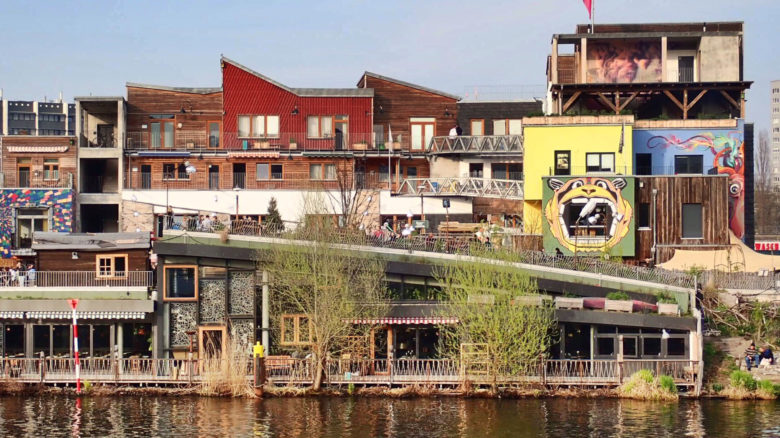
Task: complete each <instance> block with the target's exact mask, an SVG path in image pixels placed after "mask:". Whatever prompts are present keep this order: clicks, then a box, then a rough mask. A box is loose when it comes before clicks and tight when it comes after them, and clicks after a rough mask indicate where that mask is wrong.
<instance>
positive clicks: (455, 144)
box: [426, 135, 523, 155]
mask: <svg viewBox="0 0 780 438" xmlns="http://www.w3.org/2000/svg"><path fill="white" fill-rule="evenodd" d="M426 152H428V153H429V154H480V155H484V154H507V155H522V154H523V136H522V135H459V136H455V137H450V136H436V137H433V138H432V139H431V141H430V143H428V147H427V148H426Z"/></svg>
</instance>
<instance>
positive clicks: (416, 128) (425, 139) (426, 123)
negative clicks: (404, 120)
mask: <svg viewBox="0 0 780 438" xmlns="http://www.w3.org/2000/svg"><path fill="white" fill-rule="evenodd" d="M435 124H436V119H435V118H433V117H412V118H411V120H410V127H411V133H412V144H411V148H412V149H413V150H422V149H423V148H425V147H428V145H429V144H430V142H431V140H432V139H433V136H434V133H435Z"/></svg>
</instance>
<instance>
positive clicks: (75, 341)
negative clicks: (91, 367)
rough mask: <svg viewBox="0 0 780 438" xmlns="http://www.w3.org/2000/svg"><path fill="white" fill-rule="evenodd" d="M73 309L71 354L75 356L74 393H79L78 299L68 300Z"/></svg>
mask: <svg viewBox="0 0 780 438" xmlns="http://www.w3.org/2000/svg"><path fill="white" fill-rule="evenodd" d="M68 302H69V303H70V308H71V310H72V311H73V355H74V357H75V358H76V394H81V363H79V326H78V325H76V306H78V305H79V300H68Z"/></svg>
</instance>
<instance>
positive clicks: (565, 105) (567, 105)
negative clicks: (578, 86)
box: [563, 91, 582, 113]
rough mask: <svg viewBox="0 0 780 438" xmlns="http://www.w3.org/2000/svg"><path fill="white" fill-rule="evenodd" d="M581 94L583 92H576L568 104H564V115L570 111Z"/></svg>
mask: <svg viewBox="0 0 780 438" xmlns="http://www.w3.org/2000/svg"><path fill="white" fill-rule="evenodd" d="M581 94H582V91H575V92H574V94H572V95H571V97H570V98H569V99H568V100H567V101H566V103H564V104H563V112H564V113H565V112H566V111H568V110H569V107H571V106H572V105H573V104H574V102H576V101H577V98H579V97H580V95H581Z"/></svg>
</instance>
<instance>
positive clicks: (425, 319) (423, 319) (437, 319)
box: [350, 316, 458, 325]
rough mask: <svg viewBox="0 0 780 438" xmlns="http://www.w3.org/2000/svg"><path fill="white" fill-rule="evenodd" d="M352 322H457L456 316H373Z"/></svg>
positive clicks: (405, 323)
mask: <svg viewBox="0 0 780 438" xmlns="http://www.w3.org/2000/svg"><path fill="white" fill-rule="evenodd" d="M350 322H351V323H352V324H394V325H415V324H457V323H458V318H442V317H435V316H431V317H414V318H373V319H353V320H350Z"/></svg>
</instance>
